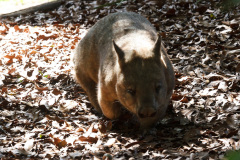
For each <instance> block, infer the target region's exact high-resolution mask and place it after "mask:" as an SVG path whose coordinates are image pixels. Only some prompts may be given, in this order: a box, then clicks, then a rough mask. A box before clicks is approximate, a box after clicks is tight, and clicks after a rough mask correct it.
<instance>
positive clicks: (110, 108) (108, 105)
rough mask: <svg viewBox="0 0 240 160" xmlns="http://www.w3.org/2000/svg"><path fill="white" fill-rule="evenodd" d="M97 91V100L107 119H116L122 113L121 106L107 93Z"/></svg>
mask: <svg viewBox="0 0 240 160" xmlns="http://www.w3.org/2000/svg"><path fill="white" fill-rule="evenodd" d="M100 92H101V91H98V102H99V104H100V106H101V109H102V112H103V114H104V115H105V116H106V117H107V118H109V119H117V118H119V117H120V115H121V113H122V110H121V108H122V106H121V104H120V103H119V102H116V101H115V100H113V99H110V98H109V97H110V96H109V95H108V94H104V93H102V92H101V93H100Z"/></svg>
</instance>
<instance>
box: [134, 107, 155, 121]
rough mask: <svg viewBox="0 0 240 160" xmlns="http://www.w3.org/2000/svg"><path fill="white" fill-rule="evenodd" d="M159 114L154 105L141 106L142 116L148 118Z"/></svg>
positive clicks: (140, 113)
mask: <svg viewBox="0 0 240 160" xmlns="http://www.w3.org/2000/svg"><path fill="white" fill-rule="evenodd" d="M156 114H157V111H156V109H155V108H153V107H145V108H141V109H139V111H138V116H139V117H140V118H148V117H154V116H155V115H156Z"/></svg>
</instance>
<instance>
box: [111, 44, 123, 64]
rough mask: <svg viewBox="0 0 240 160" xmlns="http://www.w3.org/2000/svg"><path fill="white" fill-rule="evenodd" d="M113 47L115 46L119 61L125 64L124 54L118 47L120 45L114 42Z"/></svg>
mask: <svg viewBox="0 0 240 160" xmlns="http://www.w3.org/2000/svg"><path fill="white" fill-rule="evenodd" d="M113 46H114V49H115V51H116V53H117V55H118V60H119V62H123V59H124V52H123V50H122V49H121V48H119V47H118V45H117V44H116V43H115V41H114V40H113Z"/></svg>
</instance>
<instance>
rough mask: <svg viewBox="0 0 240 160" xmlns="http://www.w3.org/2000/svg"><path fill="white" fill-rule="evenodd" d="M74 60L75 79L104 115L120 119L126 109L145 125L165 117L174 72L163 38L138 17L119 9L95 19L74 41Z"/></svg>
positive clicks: (172, 86)
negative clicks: (92, 24) (81, 36)
mask: <svg viewBox="0 0 240 160" xmlns="http://www.w3.org/2000/svg"><path fill="white" fill-rule="evenodd" d="M73 62H74V73H75V77H76V80H77V82H78V83H80V85H81V87H82V88H83V89H84V90H85V91H86V93H87V95H88V97H89V99H90V102H91V104H92V105H93V106H94V107H95V109H96V110H97V111H98V112H102V113H103V114H104V115H105V116H106V117H107V118H109V119H116V118H118V117H119V116H120V115H121V114H122V112H121V111H122V110H121V108H122V107H124V108H126V109H127V110H129V111H130V112H132V113H133V114H135V115H136V116H137V117H138V120H139V122H140V124H141V127H142V128H146V127H150V126H151V125H152V124H154V123H155V122H157V121H158V120H159V119H161V118H162V117H163V116H164V114H165V112H166V109H167V106H168V103H169V100H170V97H171V94H172V91H173V88H174V71H173V67H172V64H171V61H170V60H169V58H168V55H167V52H166V49H165V48H164V46H163V44H162V43H161V37H160V36H158V34H157V31H156V30H155V28H154V27H153V26H152V25H151V23H150V22H149V21H148V20H147V19H146V18H144V17H142V16H141V15H139V14H136V13H132V12H122V13H120V12H119V13H113V14H110V15H108V16H106V17H104V18H102V19H101V20H99V21H98V22H97V23H96V24H95V25H94V26H93V27H92V28H91V29H90V30H89V31H88V33H87V34H86V36H85V37H84V38H83V39H82V40H81V41H80V43H79V44H78V46H77V48H76V51H75V53H74V56H73Z"/></svg>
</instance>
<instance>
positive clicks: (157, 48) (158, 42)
mask: <svg viewBox="0 0 240 160" xmlns="http://www.w3.org/2000/svg"><path fill="white" fill-rule="evenodd" d="M161 43H162V37H161V36H160V35H158V38H157V40H156V42H155V44H154V47H153V53H154V54H155V56H158V57H161V51H160V50H161Z"/></svg>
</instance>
